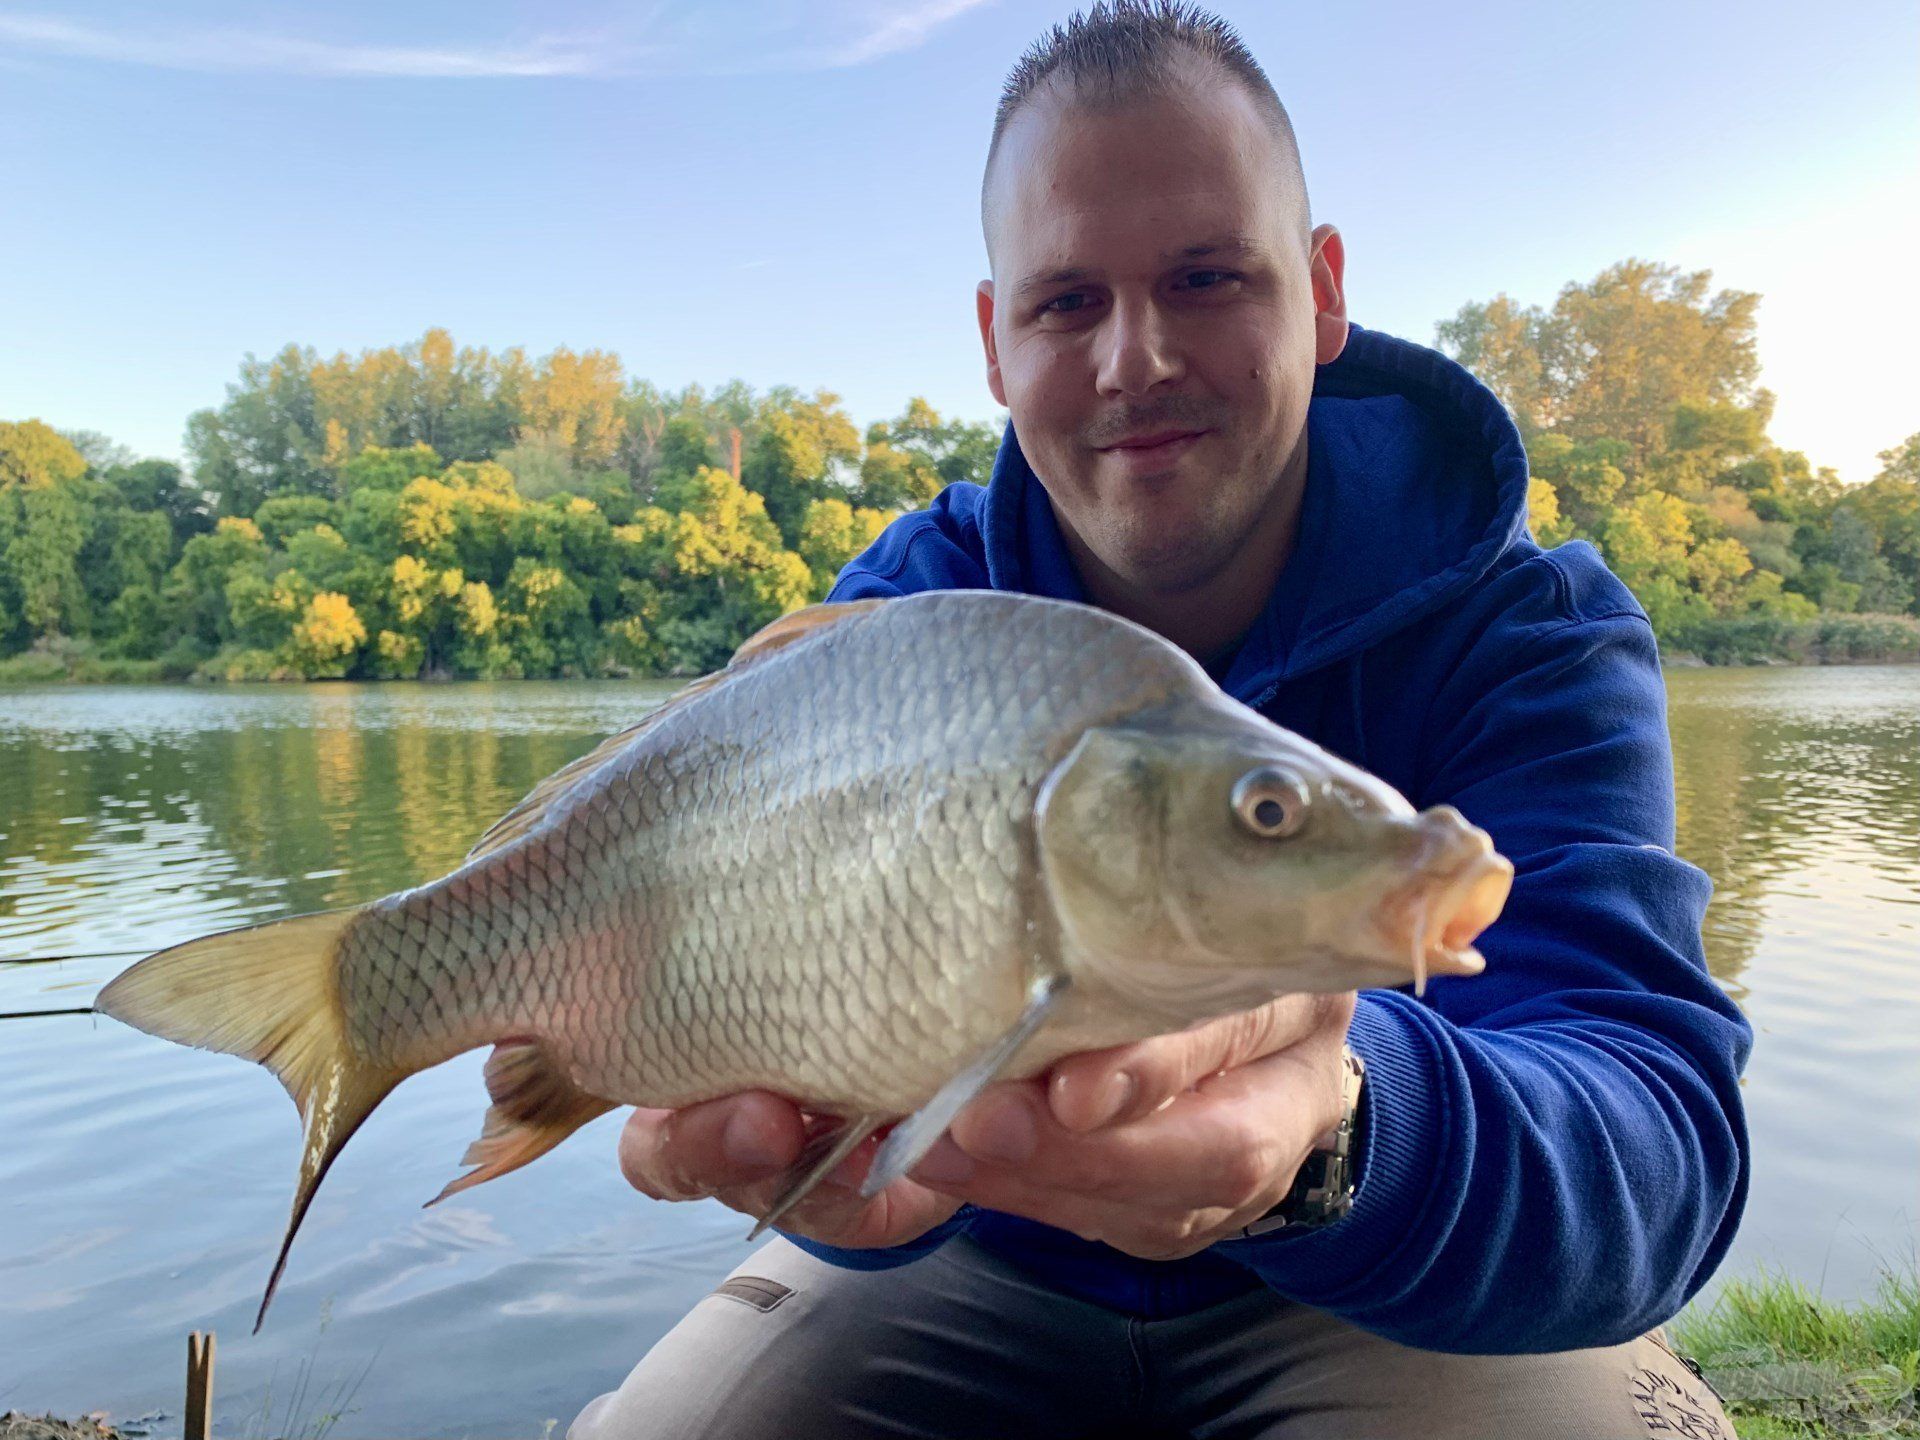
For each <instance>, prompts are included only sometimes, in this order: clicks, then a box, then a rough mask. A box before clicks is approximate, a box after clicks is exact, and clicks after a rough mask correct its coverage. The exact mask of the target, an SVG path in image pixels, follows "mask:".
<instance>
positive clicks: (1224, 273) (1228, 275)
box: [1187, 270, 1240, 290]
mask: <svg viewBox="0 0 1920 1440" xmlns="http://www.w3.org/2000/svg"><path fill="white" fill-rule="evenodd" d="M1208 275H1217V276H1219V277H1220V278H1221V279H1223V280H1237V279H1239V278H1240V277H1239V276H1237V275H1235V274H1233V273H1232V272H1231V271H1228V270H1195V271H1194V272H1193V273H1192V274H1190V275H1188V276H1187V279H1189V280H1198V279H1201V278H1202V277H1204V276H1208ZM1198 288H1199V289H1202V290H1217V289H1219V288H1220V287H1219V286H1217V285H1202V286H1199V287H1198Z"/></svg>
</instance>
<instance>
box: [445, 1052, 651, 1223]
mask: <svg viewBox="0 0 1920 1440" xmlns="http://www.w3.org/2000/svg"><path fill="white" fill-rule="evenodd" d="M486 1074H487V1095H488V1097H489V1098H490V1099H491V1100H492V1101H493V1105H492V1106H491V1108H489V1109H488V1111H487V1118H486V1122H485V1124H483V1125H482V1126H481V1128H480V1138H479V1139H478V1140H476V1141H474V1142H473V1144H471V1145H469V1146H468V1147H467V1153H466V1154H464V1155H462V1156H461V1157H460V1163H461V1164H462V1165H472V1166H475V1167H476V1168H475V1169H472V1170H469V1171H468V1172H467V1173H466V1174H464V1175H459V1176H456V1177H455V1178H454V1179H452V1180H449V1181H448V1182H447V1188H446V1189H444V1190H442V1191H441V1192H440V1193H439V1194H438V1195H436V1196H434V1197H433V1199H431V1200H429V1201H427V1204H429V1205H438V1204H439V1203H440V1202H441V1201H442V1200H444V1199H446V1198H447V1197H448V1196H449V1195H458V1194H459V1193H460V1192H461V1191H462V1190H467V1189H470V1188H472V1187H473V1186H475V1185H478V1184H480V1183H481V1182H482V1181H485V1180H493V1179H497V1178H498V1177H500V1176H502V1175H505V1174H506V1173H507V1172H508V1171H510V1170H518V1169H519V1168H520V1167H521V1166H522V1165H525V1164H526V1163H527V1162H528V1161H530V1160H538V1159H539V1158H540V1157H541V1156H542V1155H544V1154H546V1153H547V1151H549V1150H551V1149H552V1148H553V1147H554V1146H556V1145H558V1144H559V1143H560V1142H561V1141H562V1140H564V1139H566V1138H567V1136H569V1135H571V1134H572V1133H573V1132H574V1131H576V1130H578V1129H579V1128H580V1127H581V1126H582V1125H584V1124H586V1123H587V1122H588V1121H589V1120H595V1119H598V1118H599V1117H600V1116H602V1115H604V1114H606V1113H607V1111H609V1110H611V1109H613V1104H612V1102H611V1101H607V1100H602V1099H601V1098H600V1097H599V1096H597V1095H589V1094H587V1092H586V1091H584V1090H582V1089H580V1088H579V1087H578V1086H576V1085H575V1084H574V1083H573V1082H572V1081H571V1080H569V1079H568V1078H567V1076H566V1072H565V1071H563V1070H562V1069H561V1068H560V1066H559V1064H558V1063H557V1062H556V1061H555V1060H554V1059H553V1057H552V1055H551V1054H549V1053H548V1051H547V1047H546V1046H544V1045H542V1044H540V1042H539V1041H537V1040H514V1041H508V1042H505V1043H503V1044H499V1045H496V1046H494V1047H493V1054H492V1055H490V1056H488V1057H487V1071H486Z"/></svg>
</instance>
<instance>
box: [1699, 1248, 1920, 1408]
mask: <svg viewBox="0 0 1920 1440" xmlns="http://www.w3.org/2000/svg"><path fill="white" fill-rule="evenodd" d="M1670 1330H1671V1333H1672V1336H1673V1339H1674V1342H1675V1344H1676V1345H1677V1346H1678V1348H1679V1349H1680V1351H1681V1352H1682V1353H1683V1354H1685V1355H1687V1356H1689V1357H1690V1358H1692V1359H1693V1360H1694V1361H1695V1362H1696V1363H1698V1364H1699V1366H1700V1368H1701V1370H1702V1371H1703V1372H1705V1376H1706V1379H1707V1382H1708V1383H1709V1384H1711V1385H1712V1386H1713V1388H1714V1389H1715V1390H1717V1391H1718V1392H1719V1393H1720V1396H1721V1398H1722V1399H1723V1400H1724V1401H1725V1403H1726V1406H1727V1413H1728V1414H1729V1415H1730V1416H1732V1418H1733V1420H1734V1423H1735V1424H1736V1425H1737V1426H1738V1427H1739V1430H1740V1435H1741V1437H1742V1440H1803V1437H1806V1440H1811V1437H1816V1436H1829V1435H1886V1436H1906V1437H1920V1272H1917V1271H1916V1270H1915V1269H1914V1268H1913V1267H1911V1266H1909V1267H1908V1269H1907V1270H1906V1271H1905V1273H1899V1272H1895V1271H1887V1272H1885V1273H1883V1274H1882V1275H1881V1277H1880V1285H1879V1291H1878V1294H1877V1295H1875V1296H1874V1297H1873V1298H1872V1299H1869V1300H1864V1301H1861V1302H1860V1303H1858V1304H1855V1305H1836V1304H1833V1303H1831V1302H1829V1301H1826V1300H1823V1299H1821V1298H1820V1297H1819V1296H1817V1295H1814V1294H1813V1293H1812V1292H1810V1291H1808V1290H1807V1288H1806V1287H1805V1286H1803V1285H1800V1284H1798V1283H1797V1282H1795V1281H1793V1280H1790V1279H1787V1278H1786V1277H1785V1276H1783V1275H1779V1274H1773V1273H1765V1272H1763V1273H1762V1274H1760V1275H1758V1276H1757V1277H1755V1278H1753V1279H1750V1280H1731V1281H1728V1282H1727V1284H1726V1285H1725V1286H1723V1287H1722V1288H1721V1290H1720V1291H1719V1293H1718V1294H1717V1295H1716V1296H1715V1298H1714V1299H1713V1301H1712V1302H1711V1303H1710V1304H1709V1305H1707V1306H1705V1307H1701V1308H1690V1309H1689V1310H1687V1311H1686V1312H1685V1313H1683V1314H1682V1315H1681V1316H1680V1317H1679V1318H1678V1319H1677V1320H1675V1321H1674V1323H1673V1324H1672V1326H1671V1327H1670Z"/></svg>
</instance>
